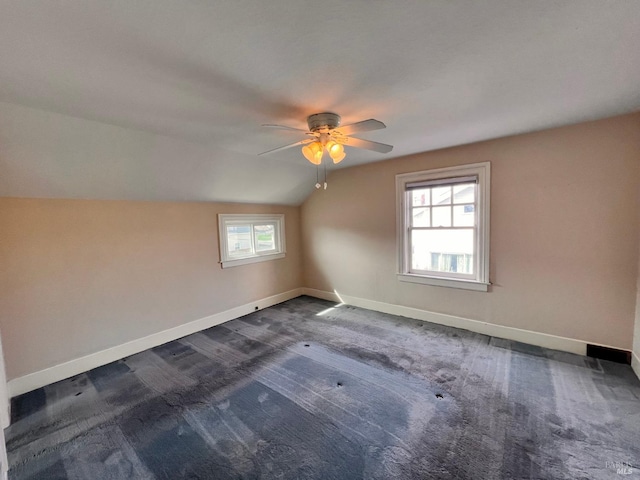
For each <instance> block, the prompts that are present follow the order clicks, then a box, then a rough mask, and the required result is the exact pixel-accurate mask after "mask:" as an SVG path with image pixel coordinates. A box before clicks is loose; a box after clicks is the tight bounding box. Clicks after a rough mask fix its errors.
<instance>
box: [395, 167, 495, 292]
mask: <svg viewBox="0 0 640 480" xmlns="http://www.w3.org/2000/svg"><path fill="white" fill-rule="evenodd" d="M468 176H475V177H477V179H478V183H477V197H476V200H477V216H476V219H477V225H476V227H475V228H476V236H475V237H476V238H475V246H474V249H475V254H476V256H477V264H476V266H477V268H476V269H475V274H474V275H473V278H456V276H458V277H459V276H460V275H456V274H447V273H443V274H442V275H440V274H439V273H438V274H436V273H433V272H429V273H428V274H425V273H420V274H418V273H412V272H411V268H410V263H409V262H410V252H411V245H410V241H411V239H410V225H411V223H410V222H411V219H410V217H409V214H410V211H409V210H410V208H408V206H409V199H408V195H409V192H407V184H411V183H416V182H429V181H434V180H439V179H446V178H456V177H468ZM490 177H491V164H490V163H489V162H481V163H473V164H469V165H459V166H455V167H447V168H437V169H434V170H425V171H421V172H412V173H404V174H400V175H396V208H397V211H396V215H397V216H396V218H397V245H398V274H397V278H398V280H400V281H401V282H411V283H422V284H425V285H435V286H440V287H452V288H462V289H466V290H476V291H482V292H486V291H488V289H489V286H490V283H489V238H490V235H489V226H490V218H489V217H490V210H491V208H490V192H491V178H490Z"/></svg>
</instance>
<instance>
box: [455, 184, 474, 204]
mask: <svg viewBox="0 0 640 480" xmlns="http://www.w3.org/2000/svg"><path fill="white" fill-rule="evenodd" d="M475 201H476V184H475V183H463V184H460V185H454V186H453V203H474V202H475Z"/></svg>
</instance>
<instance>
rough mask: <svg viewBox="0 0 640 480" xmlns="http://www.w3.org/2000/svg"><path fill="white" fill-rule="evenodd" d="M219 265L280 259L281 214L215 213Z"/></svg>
mask: <svg viewBox="0 0 640 480" xmlns="http://www.w3.org/2000/svg"><path fill="white" fill-rule="evenodd" d="M218 229H219V233H220V258H221V262H220V263H221V264H222V268H227V267H235V266H237V265H246V264H248V263H255V262H264V261H266V260H275V259H278V258H283V257H284V255H285V244H284V215H282V214H278V215H227V214H220V215H218Z"/></svg>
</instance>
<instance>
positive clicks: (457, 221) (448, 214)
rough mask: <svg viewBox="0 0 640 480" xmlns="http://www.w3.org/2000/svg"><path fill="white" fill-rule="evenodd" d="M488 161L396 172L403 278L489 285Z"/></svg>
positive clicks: (466, 285) (484, 288) (475, 286)
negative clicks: (421, 170) (405, 172)
mask: <svg viewBox="0 0 640 480" xmlns="http://www.w3.org/2000/svg"><path fill="white" fill-rule="evenodd" d="M489 173H490V166H489V163H488V162H485V163H476V164H472V165H463V166H458V167H451V168H440V169H437V170H427V171H424V172H415V173H407V174H402V175H397V176H396V189H397V195H398V200H397V202H398V244H399V257H398V263H399V272H398V279H399V280H401V281H407V282H415V283H424V284H429V285H439V286H444V287H457V288H466V289H470V290H481V291H487V288H488V285H489V190H490V187H489Z"/></svg>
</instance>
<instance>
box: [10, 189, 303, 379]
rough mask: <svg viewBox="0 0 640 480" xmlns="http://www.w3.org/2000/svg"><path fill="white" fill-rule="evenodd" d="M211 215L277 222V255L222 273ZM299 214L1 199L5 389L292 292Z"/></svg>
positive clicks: (296, 283)
mask: <svg viewBox="0 0 640 480" xmlns="http://www.w3.org/2000/svg"><path fill="white" fill-rule="evenodd" d="M218 213H284V214H285V226H286V242H287V256H286V258H284V259H281V260H275V261H270V262H263V263H257V264H251V265H246V266H240V267H235V268H228V269H224V270H223V269H221V268H220V265H219V264H218V263H217V262H218V261H219V252H218V233H217V214H218ZM299 213H300V209H299V208H298V207H281V206H258V205H239V204H216V203H163V202H131V201H85V200H37V199H11V198H4V199H0V225H1V230H0V265H1V266H2V271H1V274H0V292H1V294H0V331H2V341H3V346H4V354H5V358H6V367H7V377H8V379H13V378H16V377H20V376H22V375H25V374H28V373H32V372H35V371H38V370H41V369H44V368H47V367H51V366H53V365H56V364H59V363H61V362H65V361H67V360H72V359H76V358H78V357H81V356H83V355H87V354H90V353H95V352H97V351H100V350H103V349H105V348H108V347H112V346H117V345H120V344H122V343H124V342H127V341H130V340H134V339H138V338H141V337H144V336H147V335H150V334H153V333H156V332H159V331H162V330H165V329H168V328H171V327H175V326H178V325H181V324H184V323H187V322H190V321H193V320H196V319H199V318H203V317H206V316H209V315H212V314H215V313H219V312H222V311H225V310H227V309H230V308H233V307H237V306H239V305H242V304H245V303H249V302H251V301H254V300H257V299H261V298H265V297H268V296H271V295H275V294H277V293H282V292H285V291H288V290H291V289H294V288H298V287H300V286H301V283H302V280H301V269H300V266H301V254H300V219H299Z"/></svg>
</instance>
